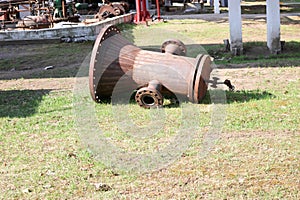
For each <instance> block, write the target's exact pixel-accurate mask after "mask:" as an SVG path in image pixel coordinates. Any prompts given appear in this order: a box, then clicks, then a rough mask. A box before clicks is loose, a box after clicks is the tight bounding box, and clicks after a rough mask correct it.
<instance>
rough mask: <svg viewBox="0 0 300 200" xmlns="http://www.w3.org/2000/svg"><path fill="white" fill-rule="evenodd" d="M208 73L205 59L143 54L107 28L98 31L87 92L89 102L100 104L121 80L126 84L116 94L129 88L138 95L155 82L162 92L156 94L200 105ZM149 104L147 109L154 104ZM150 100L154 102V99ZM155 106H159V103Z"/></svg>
mask: <svg viewBox="0 0 300 200" xmlns="http://www.w3.org/2000/svg"><path fill="white" fill-rule="evenodd" d="M211 70H212V68H211V59H210V57H209V56H208V55H203V54H200V55H198V56H197V58H190V57H184V56H178V55H173V54H170V53H167V54H166V53H159V52H153V51H147V50H142V49H140V48H138V47H136V46H135V45H133V44H132V43H131V42H129V41H128V40H126V39H125V38H124V37H123V36H122V35H121V34H120V31H119V30H118V29H117V28H116V27H115V26H113V25H109V26H106V27H104V28H103V29H102V30H101V32H100V34H99V35H98V37H97V40H96V42H95V45H94V49H93V52H92V57H91V62H90V74H89V78H90V92H91V96H92V98H93V99H94V100H95V101H97V102H100V101H101V99H103V98H107V97H111V96H112V93H113V91H114V89H115V86H116V85H117V83H118V81H119V80H120V79H126V80H127V84H124V85H121V88H118V89H119V90H120V89H121V90H122V87H124V90H125V89H126V88H128V87H129V86H130V87H133V88H135V89H136V90H138V91H139V89H141V88H145V87H146V88H148V89H149V88H151V83H153V80H156V81H157V82H158V83H159V85H160V86H161V88H162V89H159V90H157V89H155V88H154V89H155V91H157V92H158V93H159V94H161V95H164V94H165V93H168V92H171V93H173V94H175V95H178V96H180V97H185V98H186V100H188V101H191V102H193V103H199V101H200V100H201V99H202V98H203V97H204V96H205V93H206V91H207V84H206V82H205V81H206V80H208V79H209V76H210V72H211ZM151 81H152V82H151ZM149 83H150V84H149ZM152 89H153V88H152ZM141 91H143V90H141ZM158 93H157V94H158ZM150 96H151V95H150ZM158 96H159V95H158ZM137 99H139V98H137ZM139 100H142V99H139ZM148 100H149V105H150V104H152V103H153V102H150V99H148ZM153 100H154V101H155V102H156V99H155V98H154V99H153ZM157 102H159V103H158V105H160V104H162V101H157ZM143 107H145V106H143Z"/></svg>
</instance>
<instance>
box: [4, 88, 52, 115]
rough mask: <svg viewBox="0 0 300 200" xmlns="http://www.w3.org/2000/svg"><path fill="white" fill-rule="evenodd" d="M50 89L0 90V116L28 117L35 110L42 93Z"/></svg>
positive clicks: (45, 93)
mask: <svg viewBox="0 0 300 200" xmlns="http://www.w3.org/2000/svg"><path fill="white" fill-rule="evenodd" d="M50 91H51V90H8V91H0V118H1V117H10V118H15V117H17V118H21V117H29V116H32V115H34V114H35V113H36V112H37V108H38V106H39V104H40V102H41V101H42V99H43V96H44V95H47V94H49V92H50Z"/></svg>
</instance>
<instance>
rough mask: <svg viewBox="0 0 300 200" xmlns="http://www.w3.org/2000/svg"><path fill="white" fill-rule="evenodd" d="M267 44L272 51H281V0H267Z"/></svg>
mask: <svg viewBox="0 0 300 200" xmlns="http://www.w3.org/2000/svg"><path fill="white" fill-rule="evenodd" d="M267 46H268V48H269V50H270V51H271V53H276V54H277V53H279V52H280V51H281V45H280V5H279V0H267Z"/></svg>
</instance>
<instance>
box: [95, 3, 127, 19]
mask: <svg viewBox="0 0 300 200" xmlns="http://www.w3.org/2000/svg"><path fill="white" fill-rule="evenodd" d="M128 12H129V4H128V3H127V2H124V1H122V2H112V3H111V2H109V1H107V2H106V3H105V4H103V5H102V6H101V7H100V9H99V11H98V13H97V14H96V15H95V16H94V18H96V19H99V20H104V19H106V18H109V17H115V16H119V15H123V14H125V13H128Z"/></svg>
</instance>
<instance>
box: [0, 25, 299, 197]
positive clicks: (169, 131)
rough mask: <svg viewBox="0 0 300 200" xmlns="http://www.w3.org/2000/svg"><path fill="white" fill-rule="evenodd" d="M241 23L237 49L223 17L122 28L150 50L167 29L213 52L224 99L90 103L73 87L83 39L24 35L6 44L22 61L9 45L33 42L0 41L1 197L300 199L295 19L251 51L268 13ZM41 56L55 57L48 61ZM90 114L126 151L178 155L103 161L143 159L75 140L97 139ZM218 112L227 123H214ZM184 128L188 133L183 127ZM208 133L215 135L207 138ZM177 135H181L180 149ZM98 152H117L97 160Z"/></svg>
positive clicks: (84, 53)
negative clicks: (280, 43)
mask: <svg viewBox="0 0 300 200" xmlns="http://www.w3.org/2000/svg"><path fill="white" fill-rule="evenodd" d="M245 24H247V25H245V26H244V27H243V28H244V29H245V32H244V41H245V50H246V52H245V54H244V55H243V56H242V57H233V56H231V55H230V53H228V52H225V51H223V47H222V41H223V39H225V38H228V29H227V28H228V24H227V22H226V21H217V22H216V21H215V22H212V21H201V20H198V21H197V20H174V21H169V22H167V23H162V24H154V25H151V26H149V27H145V26H131V25H130V26H128V25H126V26H121V28H122V29H123V32H122V34H124V36H126V37H127V38H129V40H131V41H133V42H134V43H135V44H137V45H138V46H142V47H145V48H147V49H156V50H157V49H158V48H159V46H160V44H161V42H162V41H163V40H164V39H165V35H163V34H162V33H163V32H165V33H167V36H172V37H176V38H179V39H181V40H183V41H184V42H185V43H186V45H187V47H188V52H189V53H188V56H194V55H196V54H198V53H201V52H202V53H204V52H206V51H207V52H208V53H209V54H210V55H213V56H214V57H215V62H216V64H217V66H219V67H221V68H220V69H216V70H214V75H215V76H218V77H220V79H221V80H224V79H226V78H228V79H230V80H231V81H232V83H233V84H234V85H235V87H236V90H235V91H228V90H227V89H226V91H224V92H223V94H226V102H227V103H226V104H225V105H222V106H220V105H216V104H212V103H211V102H212V101H213V100H212V98H213V95H214V91H213V89H210V90H209V93H208V94H207V95H206V97H205V99H204V101H203V102H202V103H201V104H191V103H182V104H180V106H176V105H173V104H172V103H171V101H170V100H166V102H165V105H166V106H165V108H164V109H162V110H161V111H155V110H145V109H141V108H139V107H138V106H137V105H136V104H135V103H134V102H132V103H131V104H129V105H112V104H111V103H110V102H106V103H102V104H93V103H92V102H91V99H90V98H89V96H83V98H81V96H78V95H77V93H76V89H74V85H75V83H76V82H77V83H78V81H81V80H84V81H85V80H86V78H84V77H77V78H76V77H75V76H76V72H77V71H78V69H79V68H80V67H83V68H85V69H86V67H87V66H88V59H89V55H88V53H89V52H90V51H91V49H92V44H91V43H83V44H52V45H46V46H44V50H43V51H38V53H34V52H35V51H34V50H36V49H39V48H40V47H41V46H30V49H31V50H32V49H33V50H32V51H31V50H28V51H27V52H26V53H24V52H22V51H20V52H19V53H18V54H17V55H14V57H16V58H18V61H16V60H17V59H15V60H14V59H13V58H12V55H11V54H10V52H12V51H14V49H18V48H21V49H22V48H26V47H29V46H21V47H18V46H15V47H14V46H10V47H1V50H3V51H1V52H2V53H3V54H2V57H1V60H0V70H1V73H2V74H0V78H1V79H0V124H1V126H0V155H1V156H0V165H1V168H0V174H1V176H0V199H201V198H205V199H299V198H300V179H299V177H300V130H299V128H300V127H299V124H300V117H299V110H300V92H299V84H300V79H299V77H300V70H299V66H300V65H299V63H300V62H299V49H300V47H299V46H300V45H299V42H300V41H299V37H298V35H297V33H298V30H299V24H294V23H291V24H288V23H287V24H283V25H282V38H283V39H284V40H285V41H286V45H287V46H286V51H283V54H281V55H277V56H274V55H269V54H267V53H266V54H265V55H263V56H262V55H260V54H257V53H253V51H252V50H253V48H254V47H259V48H260V49H261V48H264V44H265V43H264V39H263V38H264V36H261V35H264V34H265V30H263V29H262V28H259V27H265V22H263V21H258V22H257V21H251V20H247V21H245ZM166 30H167V31H166ZM153 32H154V33H156V34H155V37H153V36H154V34H153ZM142 36H143V37H142ZM62 49H66V50H62ZM70 49H72V51H71V50H70ZM293 49H294V51H292V50H293ZM60 50H61V51H62V52H65V53H66V54H65V55H68V56H67V57H64V56H63V55H64V54H62V53H61V51H60ZM256 50H257V49H256ZM5 52H6V54H4V53H5ZM55 52H57V54H56V53H55ZM46 54H47V55H48V56H46V57H45V59H43V58H44V55H46ZM3 55H6V56H3ZM28 55H29V57H30V58H34V55H37V56H38V57H37V58H38V59H36V61H35V59H29V58H28V57H26V56H28ZM0 56H1V55H0ZM85 58H86V59H85ZM13 61H15V63H12V62H13ZM45 61H47V62H45ZM20 63H21V64H20ZM48 65H54V66H55V68H54V69H53V70H52V71H51V70H49V71H47V70H44V69H43V67H45V66H48ZM228 66H229V67H228ZM278 66H284V67H278ZM27 67H30V69H27ZM25 68H26V69H25ZM80 69H82V68H80ZM77 75H78V74H77ZM9 77H13V78H9ZM83 86H84V87H86V85H83ZM75 88H76V87H75ZM84 91H85V92H87V93H88V91H87V89H86V88H84ZM74 94H76V95H74ZM84 95H85V94H84ZM87 95H88V94H87ZM78 97H79V98H78ZM78 102H80V103H81V104H79V105H80V106H78ZM218 106H220V107H218ZM214 109H215V110H214ZM218 109H219V110H218ZM78 110H80V111H81V113H78V112H77V111H78ZM92 111H94V112H92ZM90 113H91V114H92V115H90ZM216 113H217V114H216ZM78 114H82V115H78ZM220 116H221V117H222V119H219V118H218V117H220ZM93 120H94V121H95V122H96V123H95V124H93V125H96V127H98V128H100V129H101V133H102V135H98V136H99V138H100V139H101V138H106V139H108V140H109V141H110V142H111V143H112V144H114V147H118V148H120V149H123V150H124V151H125V153H127V152H129V153H134V154H139V155H152V154H153V155H155V153H156V152H159V151H163V150H165V149H168V148H169V147H170V146H171V148H170V150H169V151H168V153H169V154H170V155H172V156H174V158H175V159H174V160H173V161H172V162H170V163H169V162H167V160H164V159H163V158H160V159H159V160H157V162H154V164H157V163H158V162H162V164H160V163H158V164H159V165H158V167H157V168H159V169H158V170H153V171H150V172H149V171H148V172H147V173H138V172H137V171H130V172H127V171H126V170H122V168H121V169H118V168H111V167H109V166H110V165H111V164H114V163H119V164H121V165H120V166H122V163H126V162H128V163H131V164H133V166H134V165H135V163H136V164H137V165H138V164H139V162H138V160H126V154H124V155H125V157H120V156H119V154H117V153H119V152H115V151H113V150H115V149H117V148H114V149H105V148H103V149H101V148H100V147H99V148H98V149H96V150H95V151H94V152H91V151H89V149H88V148H86V146H85V144H86V143H84V142H83V141H87V142H88V143H89V144H93V142H97V141H99V140H98V138H93V137H91V138H90V136H94V135H92V134H93V132H90V131H91V130H92V131H93V130H94V129H92V128H91V127H90V126H89V125H90V124H89V123H90V122H91V123H93V122H94V121H93ZM216 120H220V121H222V120H224V124H222V123H221V122H220V123H221V125H223V126H221V127H217V129H216V132H210V130H211V128H212V127H213V126H212V122H214V121H216ZM161 121H163V123H161ZM85 123H86V124H85ZM78 124H79V125H82V126H80V127H78ZM128 124H129V125H128ZM189 127H192V129H191V130H190V129H188V128H189ZM213 128H214V127H213ZM221 129H222V132H220V130H221ZM78 130H79V131H81V132H78ZM149 130H150V131H149ZM178 130H183V132H178ZM151 131H154V133H152V132H151ZM91 133H92V134H91ZM99 133H100V132H99ZM190 133H192V137H191V138H190V140H188V139H189V138H182V137H180V136H181V135H180V134H183V135H187V136H189V134H190ZM208 133H216V135H209V134H208ZM210 136H215V137H216V138H215V139H211V140H208V141H212V144H210V146H205V144H206V143H205V141H206V139H207V138H210ZM178 141H179V142H178ZM180 141H188V142H189V143H188V144H187V147H186V149H184V148H185V146H184V145H183V144H181V143H180ZM172 144H175V145H174V146H172ZM100 145H103V144H100ZM100 145H99V146H100ZM176 145H178V146H176ZM91 147H92V146H91ZM205 147H207V148H205ZM208 147H210V148H208ZM90 149H91V148H90ZM182 149H184V151H181V150H182ZM205 152H206V153H207V154H205ZM176 153H177V154H176ZM122 155H123V154H122ZM101 156H102V157H103V156H104V157H107V160H108V161H109V160H112V161H113V162H112V163H108V161H107V160H106V162H103V159H99V158H101ZM164 161H165V162H164ZM149 163H151V162H149ZM166 164H167V165H166ZM164 165H165V166H164ZM162 166H163V167H162ZM148 167H149V168H151V167H152V166H148ZM157 168H154V169H157Z"/></svg>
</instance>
